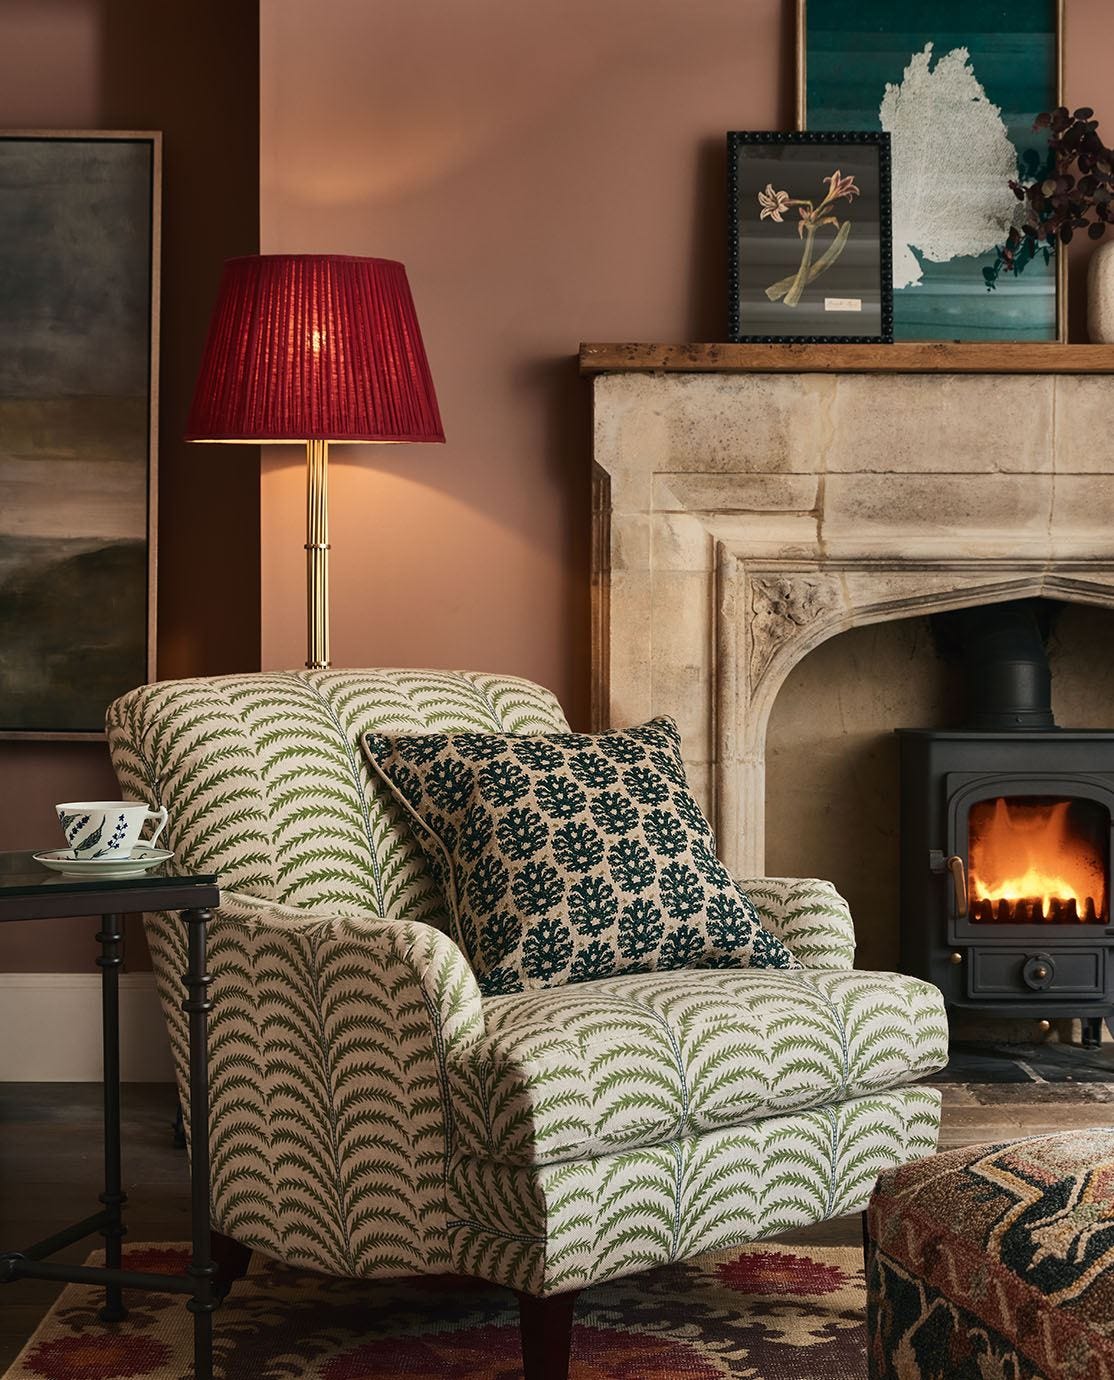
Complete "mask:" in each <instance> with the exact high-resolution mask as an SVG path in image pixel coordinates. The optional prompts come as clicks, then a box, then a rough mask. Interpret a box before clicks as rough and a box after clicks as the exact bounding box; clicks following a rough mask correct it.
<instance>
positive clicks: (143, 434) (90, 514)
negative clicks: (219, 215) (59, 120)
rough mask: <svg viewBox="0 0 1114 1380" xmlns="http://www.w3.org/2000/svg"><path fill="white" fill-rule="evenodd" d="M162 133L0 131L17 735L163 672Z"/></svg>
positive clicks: (10, 689)
mask: <svg viewBox="0 0 1114 1380" xmlns="http://www.w3.org/2000/svg"><path fill="white" fill-rule="evenodd" d="M160 178H161V136H160V135H159V134H157V133H115V132H112V133H101V132H74V133H46V132H44V133H39V132H26V131H24V132H20V131H11V132H0V245H2V246H3V250H2V252H0V321H2V322H3V331H2V332H0V736H3V737H50V738H77V739H80V738H87V737H90V736H93V735H97V734H100V733H102V732H103V729H104V711H105V708H106V707H107V705H108V703H109V701H110V700H112V699H113V698H114V697H115V696H116V695H119V694H122V693H123V692H124V691H125V690H128V689H131V688H132V687H133V686H135V685H139V684H142V683H143V682H144V681H146V680H152V679H153V678H154V674H155V660H154V658H155V517H156V492H157V487H156V427H157V412H158V408H157V388H156V382H157V378H158V334H157V320H158V297H159V278H158V267H159V223H160V217H159V207H160V200H161V194H160Z"/></svg>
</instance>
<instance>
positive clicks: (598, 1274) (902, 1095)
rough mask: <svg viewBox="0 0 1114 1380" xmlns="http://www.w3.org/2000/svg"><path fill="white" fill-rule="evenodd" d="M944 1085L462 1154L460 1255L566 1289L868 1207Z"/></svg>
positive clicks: (457, 1201) (920, 1149)
mask: <svg viewBox="0 0 1114 1380" xmlns="http://www.w3.org/2000/svg"><path fill="white" fill-rule="evenodd" d="M939 1126H940V1093H939V1091H938V1089H936V1088H919V1087H913V1088H900V1089H897V1090H895V1091H893V1092H887V1093H879V1094H876V1095H875V1096H872V1097H856V1098H852V1099H850V1100H849V1101H847V1102H841V1103H839V1104H838V1105H836V1106H829V1107H824V1108H820V1109H817V1110H814V1111H809V1112H794V1113H791V1114H789V1115H787V1116H774V1117H768V1118H767V1119H766V1120H764V1121H756V1122H753V1123H751V1124H750V1125H747V1126H740V1127H737V1128H734V1129H732V1130H724V1131H710V1132H708V1133H706V1134H705V1135H702V1136H693V1137H690V1138H688V1139H687V1140H678V1141H672V1142H670V1143H669V1144H668V1145H661V1146H655V1147H653V1148H650V1149H645V1150H629V1151H624V1152H621V1153H619V1154H615V1155H602V1156H599V1157H598V1158H595V1159H586V1160H573V1161H567V1162H565V1163H562V1164H552V1165H542V1166H521V1167H514V1166H510V1165H499V1164H492V1163H491V1162H490V1161H489V1160H475V1159H473V1160H457V1161H456V1162H454V1165H453V1169H452V1173H451V1177H450V1208H451V1211H452V1214H453V1215H452V1217H451V1219H450V1224H449V1231H450V1237H449V1246H450V1254H451V1256H452V1260H453V1268H454V1270H456V1271H457V1272H458V1273H460V1274H465V1275H478V1276H479V1277H480V1278H481V1279H489V1280H493V1281H494V1282H495V1283H498V1284H507V1283H511V1282H513V1287H514V1288H516V1289H523V1290H525V1291H527V1292H528V1293H532V1294H539V1295H547V1294H559V1293H563V1292H565V1291H566V1290H569V1289H579V1288H583V1287H584V1286H585V1285H588V1284H594V1283H597V1282H598V1281H600V1280H605V1279H614V1278H617V1277H618V1276H621V1275H631V1274H638V1273H639V1272H640V1271H642V1270H649V1269H652V1268H653V1267H654V1266H655V1265H664V1264H666V1263H667V1262H669V1261H673V1260H685V1259H687V1258H689V1257H690V1256H693V1255H699V1254H700V1253H701V1252H702V1251H709V1250H719V1249H723V1248H725V1247H727V1246H731V1245H735V1244H737V1243H740V1242H743V1241H760V1240H762V1239H763V1238H764V1237H767V1236H774V1235H776V1234H777V1233H778V1232H782V1231H788V1230H790V1229H791V1228H793V1227H801V1226H806V1225H808V1224H810V1223H813V1222H821V1221H824V1220H826V1219H827V1218H829V1217H840V1216H843V1215H844V1214H845V1213H850V1212H859V1211H861V1210H862V1209H863V1208H864V1207H865V1206H866V1204H867V1202H868V1200H869V1198H870V1194H871V1191H872V1189H873V1187H874V1183H875V1180H876V1179H877V1177H878V1175H879V1174H880V1173H881V1172H882V1171H883V1170H884V1169H887V1168H888V1167H889V1166H890V1165H891V1164H895V1163H896V1164H905V1163H907V1162H908V1161H909V1160H915V1159H921V1158H923V1157H924V1156H926V1155H931V1154H932V1153H933V1152H934V1151H935V1149H936V1138H937V1134H938V1131H939Z"/></svg>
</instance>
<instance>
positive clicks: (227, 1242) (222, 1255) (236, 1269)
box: [209, 1231, 251, 1299]
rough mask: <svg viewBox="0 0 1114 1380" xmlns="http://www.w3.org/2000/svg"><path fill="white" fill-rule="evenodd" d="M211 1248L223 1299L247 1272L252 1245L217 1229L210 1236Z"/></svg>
mask: <svg viewBox="0 0 1114 1380" xmlns="http://www.w3.org/2000/svg"><path fill="white" fill-rule="evenodd" d="M209 1249H210V1252H211V1254H212V1257H213V1263H214V1264H215V1265H216V1267H217V1293H218V1294H219V1295H220V1297H221V1298H222V1299H223V1298H225V1297H226V1296H227V1294H228V1291H229V1290H230V1289H231V1288H232V1286H233V1285H234V1284H235V1283H236V1281H237V1280H238V1279H242V1278H243V1277H244V1275H246V1274H247V1272H248V1262H249V1261H250V1260H251V1247H250V1246H244V1245H241V1243H240V1242H239V1241H233V1239H232V1237H231V1236H223V1235H222V1234H221V1233H220V1232H219V1231H215V1232H213V1234H212V1236H211V1237H210V1247H209Z"/></svg>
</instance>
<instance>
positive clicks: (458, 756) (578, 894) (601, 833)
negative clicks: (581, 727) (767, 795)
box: [362, 718, 800, 996]
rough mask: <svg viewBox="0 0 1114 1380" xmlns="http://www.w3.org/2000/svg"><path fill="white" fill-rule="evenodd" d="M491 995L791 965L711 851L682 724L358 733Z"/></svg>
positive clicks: (712, 844) (709, 832)
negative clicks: (681, 972) (534, 732)
mask: <svg viewBox="0 0 1114 1380" xmlns="http://www.w3.org/2000/svg"><path fill="white" fill-rule="evenodd" d="M362 742H363V747H364V752H365V754H366V756H367V759H368V762H369V763H370V765H371V767H372V770H373V771H374V772H375V773H376V775H377V776H378V777H379V778H380V779H381V780H382V781H383V782H384V784H385V785H386V787H387V788H388V789H389V790H390V791H391V792H392V793H393V794H394V795H395V797H396V798H397V799H398V800H399V801H400V803H401V804H402V805H403V807H404V809H405V810H406V813H407V815H408V817H409V818H410V819H411V820H412V822H413V824H414V826H415V834H416V835H417V837H418V840H419V842H420V843H421V845H422V848H423V849H424V851H425V853H426V856H427V858H428V860H429V863H430V868H431V870H432V872H433V875H434V877H435V879H436V880H437V883H438V885H439V886H440V887H441V889H442V890H443V892H444V893H445V900H446V905H447V908H448V911H449V915H450V917H451V920H452V924H453V929H454V936H453V937H454V938H455V939H456V941H457V943H458V944H459V945H460V947H461V948H462V949H463V950H464V952H465V953H466V954H467V955H468V958H469V960H470V962H471V963H472V967H473V969H474V971H475V974H476V978H477V981H478V982H479V986H480V990H481V992H483V993H484V994H485V995H486V996H493V995H498V994H503V993H508V992H521V991H529V990H531V989H534V988H540V987H558V986H563V985H564V984H566V983H570V982H588V981H591V980H592V979H595V978H603V977H610V976H611V975H613V974H615V973H634V972H649V971H651V970H654V969H663V968H698V967H703V968H710V967H716V968H727V967H734V968H746V967H753V968H796V967H799V966H800V965H799V964H798V963H797V961H796V959H794V958H793V956H792V954H791V953H790V952H789V950H788V949H787V948H786V947H785V945H784V944H783V943H782V942H781V940H780V939H778V938H776V937H775V936H774V935H772V934H770V933H769V932H768V931H766V930H764V929H763V928H762V925H761V922H760V921H759V919H758V916H757V914H756V912H755V910H754V907H753V906H752V905H751V903H750V901H749V900H748V899H747V896H746V894H745V892H743V890H742V889H741V888H740V887H739V886H738V885H737V884H736V883H735V882H734V881H733V880H732V878H731V876H730V874H729V873H728V872H727V870H726V868H725V867H724V866H723V864H722V863H721V862H720V861H719V859H718V858H717V857H716V852H715V838H714V837H713V834H712V830H711V827H710V826H709V824H708V822H707V820H706V819H705V818H704V815H703V813H702V812H701V810H700V807H699V805H698V804H697V803H696V800H695V799H694V797H693V795H692V792H691V791H690V790H689V787H688V783H687V781H686V779H685V769H684V764H683V762H682V759H681V739H680V734H679V733H678V731H677V725H676V724H675V723H674V722H673V720H672V719H665V718H662V719H653V720H651V721H650V722H649V723H647V724H643V725H642V726H641V727H638V728H630V729H624V730H622V731H616V732H609V733H600V734H594V735H589V734H584V733H552V734H542V735H538V736H521V735H515V734H493V733H453V734H445V733H426V734H420V735H417V734H407V735H404V736H389V735H387V734H384V733H367V734H365V735H364V736H363V739H362Z"/></svg>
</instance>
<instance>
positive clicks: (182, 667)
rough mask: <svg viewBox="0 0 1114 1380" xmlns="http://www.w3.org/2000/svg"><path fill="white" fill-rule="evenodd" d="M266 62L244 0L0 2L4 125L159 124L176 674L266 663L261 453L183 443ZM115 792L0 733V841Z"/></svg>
mask: <svg viewBox="0 0 1114 1380" xmlns="http://www.w3.org/2000/svg"><path fill="white" fill-rule="evenodd" d="M257 62H258V30H257V25H256V15H255V12H254V9H253V7H252V6H250V5H229V4H227V3H226V2H225V0H193V2H192V3H191V4H190V5H188V6H186V5H161V4H152V3H151V2H150V0H4V3H3V4H2V5H0V128H3V129H56V130H81V129H159V130H162V131H163V223H162V234H163V254H162V319H161V337H162V338H161V351H160V371H159V372H160V377H159V405H160V406H159V421H160V426H159V461H158V463H159V491H160V493H159V498H160V503H159V541H158V570H159V581H158V585H159V588H158V601H159V609H158V621H159V633H158V665H159V674H160V675H161V676H164V677H170V676H188V675H206V674H212V673H217V672H222V671H231V670H251V669H253V668H255V667H258V665H259V558H258V504H259V484H258V477H257V471H256V464H257V462H256V458H255V456H256V453H255V452H253V451H252V450H251V449H250V448H248V447H243V446H237V447H227V448H226V447H217V446H186V445H185V444H184V443H183V441H182V432H183V429H184V421H185V413H186V409H187V407H188V403H189V396H190V394H191V393H192V389H193V379H194V375H195V373H196V370H197V361H198V358H199V356H200V352H201V344H202V341H203V339H204V334H205V330H206V327H207V325H208V318H209V310H210V305H211V302H212V299H213V296H214V294H215V292H216V284H217V280H218V278H219V275H220V269H221V264H222V262H223V260H224V259H225V257H227V256H228V255H230V254H242V253H252V252H254V251H255V249H256V248H257V246H258V182H257V177H258V134H257V129H258V100H257V91H258V85H257V75H258V69H257ZM202 72H203V73H204V78H203V80H202V79H201V78H200V77H199V74H200V73H202ZM0 252H2V250H0ZM0 654H2V653H0ZM74 674H75V675H80V674H81V668H80V667H75V668H74ZM118 793H119V788H118V787H117V785H116V780H115V777H114V776H113V773H112V769H111V767H110V765H109V761H108V753H107V750H106V748H105V745H104V743H103V742H91V743H35V742H26V741H21V742H0V849H38V848H49V847H53V846H55V845H57V844H58V843H60V842H61V836H60V835H58V836H57V837H56V835H57V834H58V826H57V820H56V819H55V816H54V808H53V807H54V802H55V801H59V800H75V799H78V800H80V799H104V798H112V797H115V796H116V795H117V794H118ZM95 928H96V926H95V923H93V922H90V921H89V920H88V919H80V920H72V921H59V922H55V923H47V922H44V923H40V924H32V925H4V926H0V971H19V970H26V971H31V972H37V971H48V972H49V971H69V970H74V969H77V970H86V971H88V969H89V964H90V962H91V959H92V956H93V944H92V938H91V936H92V934H93V933H94V931H95ZM127 957H128V964H129V966H130V967H133V968H134V967H143V966H146V962H147V957H146V949H145V947H144V945H143V942H142V934H141V932H140V929H139V926H138V925H137V924H134V925H133V924H131V923H130V922H129V927H128V943H127Z"/></svg>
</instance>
